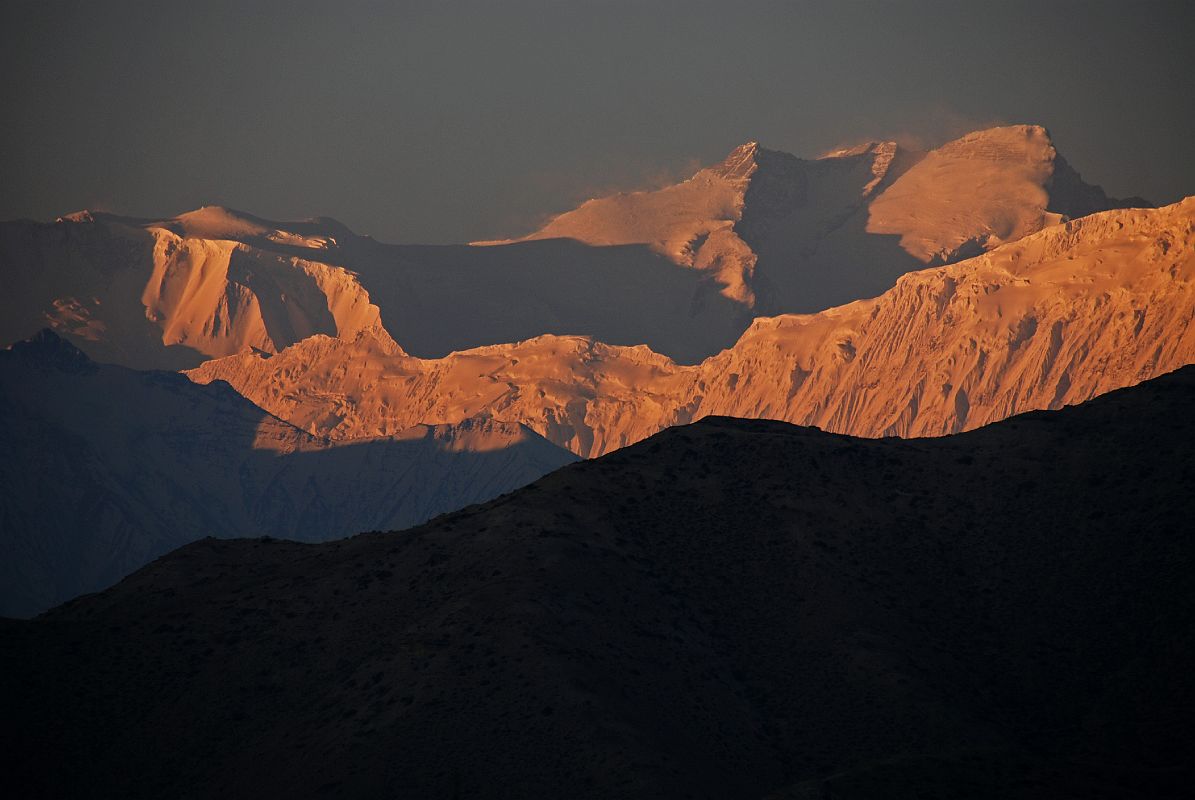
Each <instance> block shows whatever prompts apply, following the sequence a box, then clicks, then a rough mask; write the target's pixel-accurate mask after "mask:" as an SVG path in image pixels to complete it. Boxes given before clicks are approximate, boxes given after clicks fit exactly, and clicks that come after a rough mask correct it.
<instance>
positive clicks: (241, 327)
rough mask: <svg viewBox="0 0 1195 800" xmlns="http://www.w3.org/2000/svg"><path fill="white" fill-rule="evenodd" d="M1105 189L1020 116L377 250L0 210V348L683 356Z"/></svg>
mask: <svg viewBox="0 0 1195 800" xmlns="http://www.w3.org/2000/svg"><path fill="white" fill-rule="evenodd" d="M1117 203H1118V201H1114V200H1110V199H1109V198H1107V197H1105V196H1104V194H1103V192H1102V191H1101V190H1100V189H1099V187H1094V186H1089V185H1087V184H1085V183H1083V182H1082V180H1081V179H1080V178H1079V177H1078V175H1077V173H1075V172H1074V170H1072V169H1071V168H1070V167H1069V166H1068V165H1066V163H1065V162H1064V161H1063V160H1062V158H1061V156H1059V155H1058V154H1057V153H1056V151H1055V149H1054V146H1053V144H1052V142H1051V140H1050V138H1049V135H1048V134H1047V133H1046V131H1045V130H1044V129H1042V128H1040V127H1036V126H1015V127H1011V128H997V129H992V130H988V131H980V132H976V133H974V134H970V135H969V136H967V137H964V138H962V139H960V140H958V141H956V142H952V143H950V144H948V145H946V146H944V147H942V148H939V149H938V150H935V151H932V152H930V153H928V154H926V153H916V152H906V151H904V150H901V149H900V148H897V147H896V145H895V144H893V143H890V142H888V143H871V144H868V145H864V146H860V147H857V148H851V149H845V150H839V151H836V152H834V153H831V154H828V155H827V156H825V157H823V158H820V159H815V160H805V159H800V158H797V157H795V156H791V155H788V154H786V153H779V152H774V151H770V150H766V149H763V148H761V147H759V145H758V144H756V143H753V142H752V143H749V144H746V145H743V146H742V147H739V148H737V149H736V150H735V151H734V152H733V153H731V154H730V156H729V157H728V158H727V159H726V160H725V161H724V162H722V163H720V164H717V165H714V166H712V167H709V168H707V169H703V170H701V171H700V172H698V173H697V174H696V175H695V176H693V177H692V178H691V179H689V180H687V181H684V182H682V183H680V184H677V185H675V186H671V187H668V188H666V189H663V190H660V191H657V192H636V193H632V194H624V195H617V196H615V197H610V198H604V199H600V200H594V201H590V202H589V203H586V204H584V205H583V206H581V207H580V208H578V209H577V210H575V211H572V212H569V213H566V214H563V215H561V216H559V217H557V218H556V219H555V220H554V221H553V222H552V223H551V224H549V225H548V226H547V227H546V228H544V229H543V230H542V231H539V232H538V233H536V234H534V235H533V236H531V237H529V239H530V240H526V241H519V242H506V243H501V244H493V243H491V244H492V246H487V247H470V246H441V247H428V246H416V245H384V244H381V243H379V242H375V241H374V240H372V239H370V238H369V237H365V236H357V235H355V234H353V233H352V232H351V231H350V230H348V229H347V228H346V227H345V226H343V225H341V224H340V223H337V222H336V221H335V220H330V219H326V218H325V219H316V220H310V221H306V222H294V223H278V222H270V221H267V220H263V219H259V218H257V217H253V216H251V215H248V214H244V213H241V212H235V211H231V210H229V209H223V208H218V207H207V208H202V209H199V210H196V211H192V212H189V213H186V214H182V215H180V216H178V217H173V218H165V219H132V218H127V217H116V216H112V215H109V214H100V213H87V212H82V213H79V214H74V215H70V216H68V217H64V218H63V219H60V220H59V221H57V222H56V223H54V224H48V225H46V224H37V223H30V222H12V223H3V224H0V269H2V270H3V272H4V275H5V278H6V293H5V295H4V297H3V298H0V342H9V341H14V340H17V339H20V338H22V337H25V336H28V335H31V334H32V333H33V332H35V331H37V330H39V329H41V328H43V327H46V326H50V327H52V328H53V329H54V330H55V331H57V332H58V333H59V334H60V335H62V336H65V337H67V338H69V339H70V340H71V341H72V342H73V343H75V344H76V345H77V346H79V347H80V348H82V349H83V350H84V351H85V352H87V353H88V354H90V355H91V356H93V357H95V358H99V359H101V360H103V361H105V362H112V363H121V364H124V365H126V366H133V367H138V368H170V369H176V368H185V367H192V366H195V365H197V364H198V363H200V362H201V361H203V360H205V359H207V358H211V357H221V356H226V355H230V354H233V353H237V352H242V351H244V350H246V349H255V350H258V351H261V352H265V353H273V352H276V351H278V350H280V349H282V348H284V347H286V346H288V345H290V344H293V343H294V342H297V341H299V340H301V339H304V338H306V337H308V336H311V335H315V334H323V335H328V336H335V337H341V338H348V339H353V338H355V337H356V336H357V335H358V334H359V333H361V332H363V331H367V332H370V333H371V334H372V335H373V336H375V337H378V338H386V337H387V336H391V337H393V339H394V340H396V341H397V342H399V343H401V344H402V346H403V347H404V348H406V349H407V350H408V351H409V352H411V353H413V354H415V355H419V356H422V357H440V356H444V355H446V354H448V353H449V352H452V351H456V350H462V349H469V348H473V347H477V346H481V345H490V344H495V343H501V342H511V341H519V340H523V339H528V338H531V337H534V336H538V335H542V334H552V335H583V336H588V337H590V338H593V339H595V340H598V341H603V342H606V343H609V344H614V345H638V344H647V345H649V346H651V347H652V348H653V349H654V350H656V351H657V352H660V353H663V354H665V355H668V356H670V357H672V358H674V359H676V360H678V361H681V362H684V363H693V362H696V361H699V360H701V359H702V358H705V357H707V356H709V355H711V354H713V353H716V352H718V351H719V350H721V349H723V348H725V347H727V346H729V345H731V344H732V343H733V342H734V341H735V340H736V339H737V338H738V336H739V335H740V334H741V333H742V332H743V330H744V329H746V327H747V326H748V325H749V324H750V321H751V319H752V318H754V317H756V316H759V315H761V314H775V313H785V312H803V311H814V310H820V309H823V308H826V307H829V306H832V305H837V304H839V303H844V302H848V301H851V300H855V299H858V298H863V297H871V296H874V295H876V294H879V293H880V292H882V291H884V290H885V289H887V288H889V287H890V286H891V285H892V283H893V282H894V281H895V279H896V278H897V277H898V276H899V275H901V274H903V273H905V272H908V271H909V270H912V269H917V268H919V267H922V266H925V265H926V264H927V263H934V262H942V261H955V260H958V259H959V258H961V257H964V256H966V255H973V254H975V253H978V252H980V251H981V250H982V249H983V248H986V247H991V246H993V245H995V244H997V243H1000V242H1006V241H1010V240H1012V239H1015V238H1017V237H1019V236H1023V235H1026V234H1029V233H1032V232H1034V231H1037V230H1039V229H1041V228H1042V227H1043V226H1046V225H1049V224H1054V223H1057V222H1058V221H1060V220H1061V219H1063V217H1064V216H1068V215H1069V216H1074V215H1077V214H1086V213H1090V212H1092V211H1098V210H1102V209H1105V208H1109V207H1111V206H1114V205H1116V204H1117Z"/></svg>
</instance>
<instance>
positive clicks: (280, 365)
mask: <svg viewBox="0 0 1195 800" xmlns="http://www.w3.org/2000/svg"><path fill="white" fill-rule="evenodd" d="M1193 319H1195V198H1188V199H1187V200H1185V201H1183V202H1181V203H1177V204H1175V205H1171V206H1166V207H1164V208H1160V209H1137V210H1117V211H1108V212H1104V213H1100V214H1094V215H1091V216H1088V217H1084V218H1081V219H1078V220H1074V221H1072V222H1068V223H1064V224H1059V225H1053V226H1050V227H1048V228H1045V229H1043V230H1041V231H1039V232H1037V233H1035V234H1032V235H1029V236H1026V237H1024V238H1022V239H1019V240H1017V241H1015V242H1012V243H1010V244H1006V245H1002V246H1000V247H998V248H995V249H993V250H991V251H989V252H988V253H985V254H983V255H981V256H978V257H975V258H972V259H969V260H966V261H962V262H959V263H957V264H951V265H948V266H944V267H936V268H929V269H924V270H921V271H918V272H913V273H909V274H906V275H904V276H902V277H901V278H899V279H898V280H897V282H896V285H895V286H894V287H893V288H891V289H890V290H888V291H887V292H885V293H884V294H882V295H880V296H879V297H877V298H875V299H872V300H862V301H857V302H855V303H851V304H848V305H845V306H841V307H839V308H833V309H829V310H827V311H823V312H820V313H817V314H809V315H783V316H778V317H772V318H761V319H757V320H756V321H755V322H754V323H752V325H751V327H750V328H749V329H748V330H747V331H746V332H745V333H744V334H743V336H742V337H741V338H740V339H739V341H738V342H737V343H736V344H735V345H734V346H733V347H731V348H729V349H727V350H725V351H723V352H722V353H719V354H718V355H715V356H712V357H711V358H709V359H707V360H706V361H704V362H702V363H700V364H698V365H695V366H684V365H678V364H676V363H675V362H673V361H672V360H670V359H668V358H667V357H665V356H663V355H660V354H658V353H655V352H653V351H651V350H650V349H648V348H646V347H642V346H640V347H615V346H611V345H608V344H605V343H602V342H597V341H594V340H592V339H590V338H586V337H558V336H541V337H537V338H535V339H531V340H528V341H524V342H519V343H515V344H506V345H495V346H490V347H480V348H475V349H472V350H466V351H462V352H459V353H453V354H452V355H450V356H447V357H445V358H442V359H433V360H424V359H418V358H415V357H412V356H408V355H406V354H404V353H401V352H399V351H397V350H396V349H394V348H392V347H390V346H389V345H388V344H387V343H386V342H385V341H380V340H378V339H377V338H375V337H374V336H372V335H371V334H368V333H362V334H361V335H360V336H358V337H357V338H355V339H349V338H340V339H336V338H329V337H322V336H321V337H313V338H311V339H307V340H305V341H303V342H300V343H298V344H295V345H292V346H291V347H289V348H287V349H286V350H284V351H282V352H281V353H279V354H277V355H273V356H269V357H267V356H265V355H262V354H256V353H248V352H246V353H241V354H238V355H235V356H229V357H227V358H223V359H217V360H213V361H209V362H207V363H206V364H204V365H202V366H201V367H199V368H197V369H195V370H192V371H191V372H189V373H188V374H189V375H190V376H191V377H192V379H194V380H197V381H199V382H206V381H210V380H214V379H220V380H225V381H227V382H228V383H229V384H231V385H232V386H233V387H234V388H235V389H237V391H239V392H241V393H242V394H244V395H245V396H246V397H248V398H250V399H252V400H253V401H254V402H256V403H258V404H259V405H261V406H262V407H263V408H266V409H268V410H269V411H270V412H271V413H273V414H276V415H277V416H279V417H281V418H282V419H286V420H288V421H290V422H292V423H294V424H295V425H298V426H299V427H302V428H305V429H308V430H311V431H312V432H315V433H319V434H325V435H329V436H333V437H337V438H358V437H369V436H376V435H379V434H386V433H390V432H393V431H397V430H400V429H402V428H404V427H406V426H409V425H411V424H413V423H415V422H435V423H440V422H455V421H458V420H461V419H467V418H469V417H472V416H475V415H477V414H487V415H490V416H492V417H494V418H496V419H503V420H506V421H509V422H518V423H521V424H524V425H527V426H528V427H530V428H532V429H534V430H535V431H537V432H538V433H540V434H541V435H543V436H544V437H546V438H547V439H549V440H550V441H552V442H554V443H556V444H558V445H560V446H562V447H567V448H568V449H570V450H572V451H573V452H574V453H577V454H579V455H582V456H594V455H600V454H602V453H606V452H609V451H610V450H613V449H616V448H618V447H623V446H625V445H627V444H630V443H632V442H635V441H638V440H639V439H642V438H644V437H646V436H649V435H651V434H653V433H655V432H656V431H659V430H661V429H662V428H665V427H667V426H669V425H677V424H684V423H687V422H690V421H692V420H695V419H699V418H701V417H703V416H706V415H731V416H737V417H748V418H757V417H764V418H769V419H781V420H786V421H789V422H795V423H799V424H803V425H817V426H819V427H822V428H824V429H826V430H831V431H836V432H839V433H849V434H853V435H857V436H893V435H895V436H936V435H942V434H946V433H953V432H956V431H960V430H966V429H970V428H975V427H978V426H980V425H984V424H987V423H990V422H993V421H996V420H999V419H1003V418H1005V417H1008V416H1011V415H1013V414H1016V413H1019V412H1022V411H1028V410H1032V409H1045V408H1059V407H1061V406H1063V405H1066V404H1072V403H1078V402H1082V401H1084V400H1087V399H1089V398H1091V397H1094V396H1096V395H1098V394H1101V393H1103V392H1107V391H1109V390H1112V389H1116V388H1119V387H1122V386H1129V385H1132V384H1134V383H1137V382H1139V381H1142V380H1145V379H1147V378H1151V377H1154V376H1156V375H1160V374H1162V373H1164V372H1168V371H1170V370H1173V369H1176V368H1178V367H1180V366H1183V365H1185V364H1189V363H1192V362H1195V325H1193V324H1192V320H1193ZM333 407H334V408H335V409H336V413H335V414H331V413H329V410H330V409H331V408H333Z"/></svg>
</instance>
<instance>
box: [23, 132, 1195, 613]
mask: <svg viewBox="0 0 1195 800" xmlns="http://www.w3.org/2000/svg"><path fill="white" fill-rule="evenodd" d="M1125 205H1128V206H1139V205H1148V204H1147V203H1145V201H1142V200H1140V199H1139V198H1133V199H1130V200H1127V201H1121V200H1116V199H1112V198H1109V197H1107V196H1106V195H1105V194H1104V192H1103V191H1102V190H1101V189H1100V188H1099V187H1097V186H1093V185H1090V184H1087V183H1084V182H1083V181H1082V179H1081V178H1080V177H1079V175H1078V173H1076V172H1075V170H1074V169H1073V168H1071V166H1070V165H1069V164H1068V163H1067V162H1066V161H1065V159H1064V158H1063V157H1062V156H1061V155H1060V154H1059V153H1058V152H1057V151H1056V149H1055V147H1054V145H1053V142H1052V141H1051V139H1050V137H1049V134H1048V133H1047V132H1046V130H1045V129H1044V128H1041V127H1039V126H1033V125H1017V126H1010V127H1002V128H993V129H990V130H984V131H977V132H974V133H971V134H968V135H966V136H964V137H962V138H960V139H958V140H956V141H953V142H950V143H948V144H946V145H943V146H942V147H939V148H937V149H934V150H931V151H928V152H916V151H911V150H907V149H904V148H901V147H898V146H897V145H895V144H894V143H891V142H870V143H866V144H862V145H859V146H857V147H852V148H843V149H839V150H835V151H834V152H831V153H827V154H825V155H823V156H822V157H820V158H816V159H801V158H797V157H795V156H791V155H788V154H785V153H779V152H775V151H771V150H767V149H765V148H763V147H761V146H759V145H758V144H757V143H755V142H749V143H747V144H744V145H742V146H740V147H738V148H736V149H735V150H734V151H733V152H732V153H731V154H730V155H729V156H728V157H727V158H726V159H725V160H724V161H723V162H721V163H719V164H716V165H713V166H711V167H708V168H705V169H702V170H700V171H698V172H697V173H696V174H695V175H694V176H693V177H692V178H690V179H688V180H686V181H683V182H681V183H679V184H676V185H674V186H670V187H666V188H664V189H660V190H658V191H651V192H633V193H629V194H621V195H616V196H613V197H607V198H599V199H595V200H591V201H589V202H587V203H585V204H583V205H582V206H581V207H579V208H577V209H575V210H573V211H569V212H566V213H564V214H561V215H559V216H558V217H556V218H555V219H553V220H552V221H551V222H550V223H549V224H547V225H546V226H545V227H544V228H543V229H542V230H540V231H538V232H536V233H534V234H532V235H531V236H529V237H526V238H525V239H523V240H519V241H508V242H487V243H474V244H473V245H460V246H447V247H430V246H419V245H387V244H381V243H378V242H375V241H373V240H372V239H370V238H368V237H364V236H358V235H356V234H354V233H353V232H352V231H350V230H349V229H348V228H346V227H345V226H344V225H341V224H340V223H338V222H336V221H335V220H331V219H327V218H319V219H314V220H309V221H305V222H298V223H276V222H270V221H268V220H264V219H260V218H257V217H254V216H251V215H248V214H244V213H241V212H234V211H231V210H228V209H224V208H219V207H206V208H202V209H199V210H196V211H192V212H188V213H185V214H181V215H179V216H177V217H171V218H163V219H133V218H128V217H119V216H114V215H111V214H104V213H99V212H79V213H76V214H71V215H68V216H66V217H63V218H62V219H59V220H58V221H56V222H54V223H35V222H9V223H0V269H2V270H3V275H4V281H5V292H3V293H0V343H7V342H12V341H18V342H24V343H22V344H18V345H16V346H14V348H13V349H12V350H10V351H8V352H0V373H2V377H3V385H2V386H0V389H2V390H3V393H2V394H0V411H3V415H2V416H0V430H2V431H3V436H4V437H5V440H4V444H5V445H6V447H7V451H8V453H10V454H11V455H10V457H9V458H8V459H7V460H6V461H5V463H4V465H3V467H2V468H3V470H4V475H5V477H6V479H7V481H8V483H7V486H8V487H9V488H8V489H7V490H6V491H5V492H4V493H0V513H2V514H3V516H2V517H0V519H3V520H5V526H4V530H3V532H2V533H0V546H2V547H3V548H4V551H3V553H5V554H11V557H10V558H7V559H6V560H5V563H3V564H0V572H3V573H4V599H3V605H0V614H3V613H7V614H28V613H33V612H36V611H39V610H41V609H44V608H47V607H49V606H50V605H52V604H54V603H56V602H60V601H62V600H64V599H66V598H68V597H72V596H74V595H75V594H77V593H79V592H85V591H92V590H95V589H98V588H101V587H103V586H106V585H108V584H110V583H111V582H113V581H115V580H117V579H119V578H120V577H121V576H123V575H124V574H127V573H128V571H130V570H131V569H134V568H136V567H138V566H140V565H141V564H144V563H146V562H147V561H148V560H150V559H152V558H154V557H156V556H158V555H160V554H162V553H165V552H167V551H168V550H170V549H171V548H173V547H176V546H178V545H180V544H182V543H185V542H188V541H192V540H194V539H195V538H198V537H201V536H204V535H207V534H214V535H219V536H243V535H257V534H270V535H274V536H280V537H288V538H294V539H300V540H313V539H327V538H334V537H337V536H343V535H348V534H350V533H355V532H359V531H362V530H368V529H374V528H382V527H400V526H403V525H409V524H414V523H416V522H419V521H422V520H425V519H428V518H429V517H432V516H434V515H435V514H438V513H442V512H445V511H450V510H453V509H456V508H459V507H461V506H462V505H466V504H468V503H472V502H478V501H482V500H487V499H489V498H491V497H493V496H495V495H497V494H500V493H502V492H504V491H508V490H510V489H513V488H515V487H517V486H519V485H521V484H523V483H525V482H527V481H529V480H532V479H533V478H535V477H538V476H539V475H542V474H544V473H545V472H547V471H549V470H551V469H554V468H555V467H558V466H560V465H562V464H564V463H567V462H568V461H569V460H571V459H572V458H573V455H570V454H569V453H567V452H564V450H561V449H559V448H564V449H565V450H567V451H571V453H572V454H574V455H575V456H581V457H592V456H598V455H601V454H604V453H608V452H611V451H612V450H615V449H617V448H620V447H624V446H627V445H629V444H633V443H634V442H637V441H639V440H641V439H643V438H645V437H648V436H651V435H653V434H655V433H657V432H658V431H660V430H662V429H664V428H666V427H668V426H672V425H681V424H686V423H689V422H691V421H694V420H697V419H700V418H702V417H704V416H708V415H732V416H736V417H745V418H770V419H780V420H786V421H789V422H794V423H800V424H805V425H816V426H819V427H821V428H823V429H825V430H829V431H834V432H838V433H847V434H852V435H862V436H875V437H881V436H893V435H895V436H925V435H942V434H948V433H953V432H957V431H961V430H968V429H971V428H975V427H978V426H980V425H984V424H987V423H990V422H994V421H997V420H1000V419H1003V418H1005V417H1008V416H1010V415H1013V414H1016V413H1019V412H1022V411H1026V410H1031V409H1044V408H1059V407H1061V406H1063V405H1066V404H1073V403H1077V402H1082V401H1084V400H1087V399H1089V398H1091V397H1094V396H1096V395H1098V394H1100V393H1103V392H1107V391H1110V390H1112V389H1116V388H1119V387H1123V386H1129V385H1132V384H1135V383H1137V382H1140V381H1142V380H1146V379H1149V378H1151V377H1154V376H1157V375H1159V374H1162V373H1164V372H1167V371H1169V370H1172V369H1175V368H1177V367H1180V366H1182V365H1184V364H1187V363H1191V362H1192V361H1195V326H1192V324H1191V323H1192V320H1193V319H1195V294H1193V291H1192V286H1193V285H1195V284H1193V278H1195V255H1193V253H1195V234H1193V233H1192V226H1193V224H1195V199H1187V200H1186V201H1183V202H1181V203H1177V204H1174V205H1171V206H1167V207H1165V208H1161V209H1145V208H1119V207H1120V206H1125ZM1109 209H1111V210H1109ZM840 303H841V304H842V305H837V304H840ZM797 312H810V313H797ZM766 315H773V316H766ZM43 328H47V329H49V330H51V331H53V333H41V334H39V333H37V332H38V331H39V330H41V329H43ZM30 336H33V337H34V338H33V339H32V340H30V341H24V339H25V338H26V337H30ZM75 347H77V348H78V350H76V349H74V348H75ZM83 354H87V355H86V356H85V355H83ZM88 358H90V359H94V362H103V363H104V364H106V365H105V366H100V365H99V364H98V363H94V362H93V361H90V360H88ZM64 365H65V366H64ZM153 369H169V370H184V371H185V374H186V376H187V377H188V378H189V379H190V382H188V381H187V380H186V378H184V377H182V376H180V375H177V374H170V373H164V372H145V373H139V372H135V371H133V370H153ZM214 381H224V382H225V383H226V384H227V386H225V385H223V384H222V385H220V386H217V387H213V388H211V389H208V388H204V387H203V386H200V385H197V384H209V383H212V382H214ZM227 387H231V388H232V389H234V390H235V393H234V392H232V391H229V389H228V388H227ZM238 393H239V395H240V396H238ZM379 437H380V438H379ZM541 437H542V438H541ZM545 439H546V440H547V441H545ZM47 442H57V443H58V444H56V445H54V446H49V445H47V444H46V443H47Z"/></svg>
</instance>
